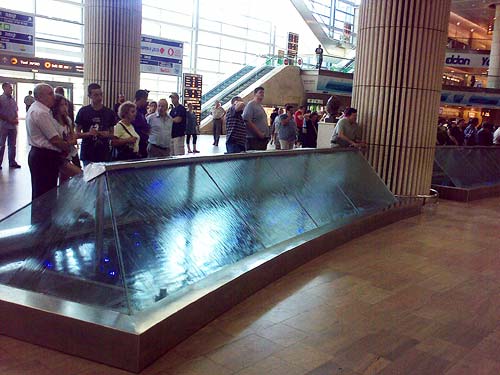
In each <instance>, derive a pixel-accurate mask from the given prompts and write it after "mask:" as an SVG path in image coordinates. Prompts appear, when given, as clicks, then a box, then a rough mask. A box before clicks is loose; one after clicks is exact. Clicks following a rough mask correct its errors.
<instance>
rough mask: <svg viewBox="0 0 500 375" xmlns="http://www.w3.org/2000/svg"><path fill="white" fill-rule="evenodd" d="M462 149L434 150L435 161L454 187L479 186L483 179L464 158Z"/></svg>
mask: <svg viewBox="0 0 500 375" xmlns="http://www.w3.org/2000/svg"><path fill="white" fill-rule="evenodd" d="M463 150H464V149H463V148H439V147H438V148H436V155H435V161H436V163H438V164H439V166H440V167H441V168H442V169H443V171H445V172H446V174H447V175H448V176H449V177H450V178H451V180H452V182H453V184H454V185H455V186H456V187H460V188H467V187H473V186H480V185H481V184H483V181H484V177H482V175H481V172H480V171H479V170H478V169H477V168H475V167H474V166H473V165H472V164H471V163H470V161H469V160H468V159H467V158H466V157H465V154H464V153H463Z"/></svg>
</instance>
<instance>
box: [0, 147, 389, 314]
mask: <svg viewBox="0 0 500 375" xmlns="http://www.w3.org/2000/svg"><path fill="white" fill-rule="evenodd" d="M172 162H175V164H174V163H172ZM154 163H155V161H154V160H153V161H151V162H140V163H139V166H138V165H137V163H135V164H134V163H133V164H134V165H133V166H130V167H125V166H127V164H118V167H119V168H114V167H116V166H117V165H113V164H110V165H107V166H106V169H107V170H106V172H105V173H104V174H102V175H100V176H99V177H97V178H95V179H94V180H92V181H90V182H85V181H84V180H83V179H81V178H75V179H72V180H71V181H69V183H66V184H64V185H62V186H61V187H60V188H59V189H57V190H53V191H51V192H49V193H47V194H45V195H44V196H42V197H40V199H38V200H36V201H34V202H32V204H30V205H28V206H26V207H24V208H23V209H21V210H19V211H17V212H16V213H14V214H13V215H11V216H9V217H8V218H6V219H4V220H3V221H1V222H0V283H1V284H6V285H9V286H12V287H16V288H20V289H24V290H29V291H33V292H36V293H43V294H46V295H50V296H54V297H58V298H61V299H64V300H69V301H73V302H77V303H81V304H86V305H92V306H96V307H100V308H102V309H106V310H113V311H118V312H121V313H125V314H129V315H132V314H134V313H137V312H139V311H142V310H145V309H148V308H150V307H152V306H154V305H155V303H156V302H158V301H160V300H161V299H163V298H165V297H166V296H169V297H175V295H176V293H178V294H180V293H182V292H183V291H185V290H187V289H186V288H188V287H189V286H190V285H192V284H194V283H196V282H198V281H200V280H202V279H204V278H206V277H207V276H209V275H211V274H213V273H215V272H217V271H220V270H223V269H224V267H227V266H230V265H233V264H235V263H237V262H238V261H240V260H242V259H244V258H246V257H248V256H251V255H253V254H256V253H258V252H262V251H266V250H273V249H277V248H280V247H282V248H283V249H285V248H286V247H287V246H290V243H294V241H298V242H297V243H300V242H299V241H303V238H304V236H306V234H308V233H309V234H310V232H311V231H313V230H316V229H318V228H323V229H328V230H333V229H336V228H340V227H342V226H343V225H346V224H348V223H352V222H353V221H355V220H356V219H359V218H360V217H362V216H364V215H367V214H370V213H374V212H378V211H381V210H384V209H386V208H388V207H390V206H391V205H393V204H394V203H396V200H395V198H394V196H393V195H392V194H391V192H390V191H389V190H388V189H387V188H386V186H385V185H384V184H383V182H382V181H381V180H380V179H379V177H378V176H377V175H376V174H375V172H374V171H373V169H372V168H371V167H370V165H369V164H368V163H367V162H366V160H365V159H364V158H363V156H362V155H361V154H360V153H358V152H356V151H337V152H331V151H329V152H318V151H310V150H305V151H303V152H302V151H300V152H299V151H297V152H282V153H256V154H247V155H241V156H234V157H233V156H222V157H212V158H209V159H202V160H201V161H197V160H196V158H192V159H186V160H182V161H179V160H175V159H174V160H165V161H162V162H161V163H160V165H158V161H156V165H154ZM179 163H180V164H179ZM283 251H284V250H283Z"/></svg>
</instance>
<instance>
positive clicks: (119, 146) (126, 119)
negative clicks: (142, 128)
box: [111, 101, 140, 160]
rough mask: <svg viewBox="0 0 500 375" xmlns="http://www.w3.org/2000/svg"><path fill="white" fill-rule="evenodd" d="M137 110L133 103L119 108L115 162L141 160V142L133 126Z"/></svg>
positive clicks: (124, 104)
mask: <svg viewBox="0 0 500 375" xmlns="http://www.w3.org/2000/svg"><path fill="white" fill-rule="evenodd" d="M136 111H137V108H136V106H135V104H134V103H132V102H129V101H128V102H125V103H123V104H122V105H121V106H120V108H118V117H120V121H118V124H116V125H115V130H114V138H113V140H112V141H111V146H113V160H131V159H138V158H139V140H140V137H139V135H137V133H136V131H135V130H134V126H133V125H132V121H133V120H134V119H135V114H136Z"/></svg>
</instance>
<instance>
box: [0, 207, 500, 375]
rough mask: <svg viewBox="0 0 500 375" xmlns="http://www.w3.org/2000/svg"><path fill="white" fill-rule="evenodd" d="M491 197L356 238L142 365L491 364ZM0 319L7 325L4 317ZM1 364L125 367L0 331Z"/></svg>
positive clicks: (372, 369)
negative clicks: (51, 347)
mask: <svg viewBox="0 0 500 375" xmlns="http://www.w3.org/2000/svg"><path fill="white" fill-rule="evenodd" d="M499 207H500V198H495V199H485V200H482V201H476V202H474V203H469V204H461V203H451V202H444V201H443V202H440V204H439V206H438V207H437V208H429V209H426V212H425V213H424V214H423V215H421V216H419V217H415V218H411V219H408V220H405V221H401V222H399V223H396V224H393V225H391V226H389V227H386V228H383V229H380V230H378V231H376V232H373V233H371V234H368V235H365V236H363V237H361V238H359V239H356V240H354V241H352V242H350V243H348V244H346V245H344V246H342V247H341V248H338V249H335V250H334V251H331V252H330V253H327V254H325V255H324V256H322V257H320V258H317V259H316V260H314V261H312V262H310V263H308V264H306V265H304V266H302V267H301V268H299V269H297V270H296V271H294V272H293V273H292V274H290V275H288V276H286V277H284V278H282V279H280V280H278V281H277V282H275V283H273V284H271V285H270V286H268V287H267V288H265V289H263V290H261V291H260V292H258V293H256V294H255V295H254V296H252V297H251V298H249V299H247V300H246V301H244V302H243V303H241V304H240V305H238V306H236V307H235V308H233V309H232V310H231V311H229V312H227V313H226V314H224V315H223V316H221V317H220V318H218V319H217V320H215V321H214V322H212V323H211V324H209V325H208V326H206V327H205V328H204V329H202V330H201V331H199V332H198V333H196V334H195V335H193V336H192V337H190V338H189V339H187V340H186V341H184V342H183V343H181V344H180V345H179V346H177V347H176V348H175V349H173V350H172V351H170V352H169V353H167V354H166V355H164V356H163V357H162V358H161V359H159V360H158V361H157V362H156V363H154V364H153V365H151V366H150V367H149V368H147V369H145V370H144V371H143V374H178V375H181V374H186V375H187V374H189V375H196V374H200V375H201V374H203V375H210V374H214V375H224V374H240V375H241V374H245V375H250V374H258V375H268V374H269V375H271V374H276V375H277V374H285V375H294V374H315V375H319V374H329V375H330V374H343V375H347V374H356V375H360V374H365V375H368V374H383V375H386V374H401V375H417V374H418V375H437V374H447V375H458V374H463V375H480V374H491V375H498V374H500V272H499V270H500V253H499V252H498V243H499V241H500V231H499V230H498V222H497V220H499V219H500V210H499ZM2 324H6V322H3V323H2ZM0 373H1V374H4V375H6V374H74V375H83V374H110V375H113V374H126V372H124V371H121V370H116V369H113V368H110V367H107V366H104V365H99V364H96V363H93V362H90V361H87V360H83V359H79V358H74V357H71V356H68V355H65V354H61V353H58V352H54V351H51V350H47V349H44V348H41V347H37V346H34V345H30V344H26V343H23V342H20V341H17V340H14V339H11V338H7V337H2V336H0Z"/></svg>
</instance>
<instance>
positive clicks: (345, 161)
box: [315, 152, 396, 212]
mask: <svg viewBox="0 0 500 375" xmlns="http://www.w3.org/2000/svg"><path fill="white" fill-rule="evenodd" d="M315 157H316V158H317V159H318V163H319V164H320V165H321V166H322V168H323V171H324V175H325V176H329V182H330V183H336V184H337V185H338V186H339V187H340V189H342V191H343V192H344V194H345V195H346V196H347V197H349V199H350V201H351V202H352V203H353V205H354V206H355V207H356V208H357V209H358V210H359V211H360V212H365V211H372V210H377V209H380V208H383V207H387V206H389V205H391V204H394V203H396V199H395V198H394V196H393V195H392V194H391V192H390V191H389V190H388V189H387V187H386V186H385V185H384V183H383V182H382V180H381V179H380V177H378V175H377V174H376V173H375V172H374V171H373V169H372V167H371V166H370V165H369V164H368V163H367V162H366V160H365V158H364V157H363V156H362V155H361V153H358V152H339V153H335V154H334V155H331V154H316V155H315Z"/></svg>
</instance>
